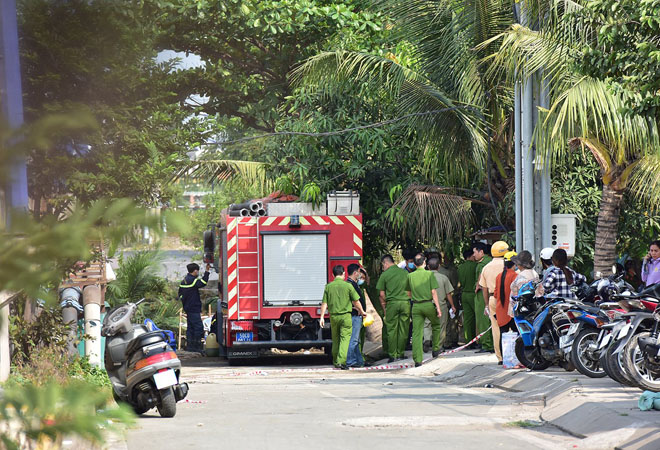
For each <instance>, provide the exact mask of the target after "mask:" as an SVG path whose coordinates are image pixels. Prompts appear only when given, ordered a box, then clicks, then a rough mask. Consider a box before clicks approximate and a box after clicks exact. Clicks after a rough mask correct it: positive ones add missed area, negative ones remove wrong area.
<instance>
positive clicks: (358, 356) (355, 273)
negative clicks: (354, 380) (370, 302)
mask: <svg viewBox="0 0 660 450" xmlns="http://www.w3.org/2000/svg"><path fill="white" fill-rule="evenodd" d="M346 272H347V274H348V278H347V279H346V281H347V282H349V283H351V284H352V285H353V288H354V289H355V291H356V292H357V293H358V295H359V296H360V304H361V305H362V310H363V311H366V310H367V301H366V299H365V298H364V292H362V287H361V285H362V283H363V282H364V280H363V279H362V276H361V275H362V274H361V272H360V266H359V265H358V264H349V265H348V268H347V269H346ZM351 321H352V325H353V330H352V332H351V340H350V342H349V344H348V355H347V357H346V365H347V366H348V367H364V358H362V351H361V350H360V330H361V328H362V315H361V314H360V313H359V312H358V311H357V310H356V309H355V308H353V311H351Z"/></svg>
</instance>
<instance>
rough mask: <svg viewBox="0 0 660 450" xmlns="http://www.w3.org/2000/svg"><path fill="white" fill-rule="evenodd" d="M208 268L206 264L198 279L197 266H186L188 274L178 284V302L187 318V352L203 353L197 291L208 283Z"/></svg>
mask: <svg viewBox="0 0 660 450" xmlns="http://www.w3.org/2000/svg"><path fill="white" fill-rule="evenodd" d="M209 267H210V265H209V264H207V265H206V271H205V272H204V275H203V276H202V278H199V264H195V263H190V264H188V265H187V266H186V269H188V274H187V275H186V276H185V278H184V279H183V281H181V284H179V300H181V303H183V310H184V311H185V313H186V317H187V318H188V328H187V329H186V342H187V347H186V350H187V351H189V352H199V353H202V352H203V351H204V348H203V346H202V338H203V337H204V324H203V323H202V300H201V298H200V296H199V289H200V288H203V287H204V286H206V284H207V283H208V281H209Z"/></svg>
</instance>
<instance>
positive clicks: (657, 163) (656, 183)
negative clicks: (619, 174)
mask: <svg viewBox="0 0 660 450" xmlns="http://www.w3.org/2000/svg"><path fill="white" fill-rule="evenodd" d="M629 188H630V190H631V192H633V193H634V194H635V195H637V197H638V198H639V199H641V200H642V201H643V203H644V204H646V205H647V207H648V208H649V209H650V210H652V211H658V209H659V208H660V151H654V152H651V153H650V154H648V155H646V156H644V157H643V158H641V159H640V160H639V163H638V164H637V166H636V167H635V170H634V171H633V173H632V175H631V177H630V185H629Z"/></svg>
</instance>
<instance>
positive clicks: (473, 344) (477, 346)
mask: <svg viewBox="0 0 660 450" xmlns="http://www.w3.org/2000/svg"><path fill="white" fill-rule="evenodd" d="M466 348H467V350H476V349H478V348H479V345H478V344H477V343H476V342H473V343H471V344H470V345H468V346H467V347H466Z"/></svg>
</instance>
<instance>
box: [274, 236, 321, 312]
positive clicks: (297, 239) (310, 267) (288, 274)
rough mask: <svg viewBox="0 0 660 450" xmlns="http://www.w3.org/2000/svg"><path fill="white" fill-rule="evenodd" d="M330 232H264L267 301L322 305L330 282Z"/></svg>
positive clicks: (285, 303) (280, 303)
mask: <svg viewBox="0 0 660 450" xmlns="http://www.w3.org/2000/svg"><path fill="white" fill-rule="evenodd" d="M326 236H327V234H275V235H263V251H264V252H263V255H264V256H263V258H264V260H263V261H264V301H265V302H266V303H267V304H268V303H270V304H272V305H283V304H284V305H288V304H289V303H291V302H295V301H297V302H300V303H301V304H314V305H318V304H319V303H321V300H322V299H323V290H324V288H325V285H326V284H327V282H328V276H327V273H328V247H327V237H326Z"/></svg>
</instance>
